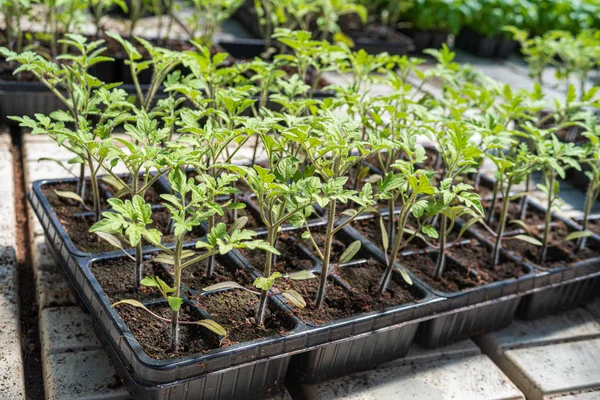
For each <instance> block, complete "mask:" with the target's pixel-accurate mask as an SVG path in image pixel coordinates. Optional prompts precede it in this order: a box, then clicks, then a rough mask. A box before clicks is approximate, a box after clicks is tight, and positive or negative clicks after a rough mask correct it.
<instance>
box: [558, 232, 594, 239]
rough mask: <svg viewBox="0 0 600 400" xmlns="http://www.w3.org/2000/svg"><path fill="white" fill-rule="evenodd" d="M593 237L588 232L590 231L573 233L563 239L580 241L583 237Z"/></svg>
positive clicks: (591, 233)
mask: <svg viewBox="0 0 600 400" xmlns="http://www.w3.org/2000/svg"><path fill="white" fill-rule="evenodd" d="M593 235H594V233H593V232H590V231H575V232H571V233H569V234H568V235H567V236H566V237H565V240H575V239H580V238H584V237H590V236H593Z"/></svg>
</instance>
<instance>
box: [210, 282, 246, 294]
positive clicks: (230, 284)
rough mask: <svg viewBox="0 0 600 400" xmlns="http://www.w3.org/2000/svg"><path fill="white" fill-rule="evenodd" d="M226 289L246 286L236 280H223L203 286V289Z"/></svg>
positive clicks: (214, 290)
mask: <svg viewBox="0 0 600 400" xmlns="http://www.w3.org/2000/svg"><path fill="white" fill-rule="evenodd" d="M226 289H244V287H243V286H242V285H240V284H238V283H236V282H233V281H227V282H221V283H217V284H214V285H210V286H207V287H204V288H202V291H204V292H217V291H219V290H226Z"/></svg>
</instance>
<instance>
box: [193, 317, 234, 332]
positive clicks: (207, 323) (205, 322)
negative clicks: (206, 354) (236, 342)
mask: <svg viewBox="0 0 600 400" xmlns="http://www.w3.org/2000/svg"><path fill="white" fill-rule="evenodd" d="M196 325H200V326H203V327H205V328H206V329H208V330H209V331H211V332H213V333H214V334H216V335H217V336H227V331H226V330H225V328H223V327H222V326H221V325H219V324H218V323H216V322H215V321H213V320H212V319H202V320H200V321H196Z"/></svg>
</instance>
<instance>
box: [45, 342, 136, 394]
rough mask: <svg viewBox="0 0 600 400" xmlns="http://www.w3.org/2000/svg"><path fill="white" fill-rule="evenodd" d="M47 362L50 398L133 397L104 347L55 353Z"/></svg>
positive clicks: (47, 381)
mask: <svg viewBox="0 0 600 400" xmlns="http://www.w3.org/2000/svg"><path fill="white" fill-rule="evenodd" d="M43 362H44V364H43V368H44V389H45V393H46V399H47V400H86V399H90V400H91V399H107V400H108V399H111V400H120V399H129V398H131V396H130V394H129V392H127V390H126V389H125V388H124V387H123V386H122V385H121V383H120V380H119V378H118V377H117V375H116V373H115V371H114V368H113V367H112V365H110V362H109V360H108V357H107V356H106V354H105V353H104V352H103V351H102V350H92V351H82V352H76V353H61V354H51V355H49V356H48V357H47V358H45V359H44V360H43Z"/></svg>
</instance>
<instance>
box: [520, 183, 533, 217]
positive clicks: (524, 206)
mask: <svg viewBox="0 0 600 400" xmlns="http://www.w3.org/2000/svg"><path fill="white" fill-rule="evenodd" d="M530 185H531V175H527V178H526V180H525V191H526V192H529V187H530ZM527 197H528V196H527V195H525V196H523V198H521V211H520V212H519V219H521V220H523V219H525V215H527V204H529V202H528V201H527Z"/></svg>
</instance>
